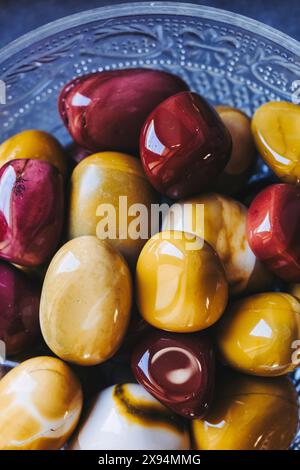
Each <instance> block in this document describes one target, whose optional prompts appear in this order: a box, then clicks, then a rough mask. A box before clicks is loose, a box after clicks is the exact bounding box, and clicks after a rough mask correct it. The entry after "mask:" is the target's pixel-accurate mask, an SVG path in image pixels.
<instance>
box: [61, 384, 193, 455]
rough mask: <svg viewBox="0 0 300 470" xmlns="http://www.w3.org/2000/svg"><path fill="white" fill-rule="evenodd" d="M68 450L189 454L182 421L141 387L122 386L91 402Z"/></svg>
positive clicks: (187, 438) (119, 385)
mask: <svg viewBox="0 0 300 470" xmlns="http://www.w3.org/2000/svg"><path fill="white" fill-rule="evenodd" d="M69 449H70V450H106V451H107V450H188V449H190V439H189V433H188V430H187V427H186V425H185V423H184V420H183V419H182V418H180V416H177V415H176V414H175V413H173V412H172V411H171V410H169V409H168V408H167V407H165V406H164V405H163V404H162V403H160V402H159V401H157V400H156V399H155V398H153V397H152V396H151V395H150V394H149V393H148V392H147V391H146V390H145V389H144V388H143V387H142V386H141V385H138V384H131V383H122V384H118V385H114V386H112V387H109V388H106V389H104V390H103V391H101V392H100V393H99V394H98V395H97V396H96V397H95V399H94V401H93V403H92V404H91V407H90V409H89V410H88V413H87V416H86V417H85V419H84V420H83V421H82V422H81V425H80V426H79V429H78V431H76V433H75V435H74V437H73V438H72V441H71V444H70V447H69Z"/></svg>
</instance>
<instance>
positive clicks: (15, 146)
mask: <svg viewBox="0 0 300 470" xmlns="http://www.w3.org/2000/svg"><path fill="white" fill-rule="evenodd" d="M19 158H25V159H29V158H32V159H34V160H43V161H46V162H48V163H51V164H52V165H53V166H55V167H56V168H57V169H58V170H59V171H60V173H61V174H62V175H65V174H66V157H65V154H64V151H63V148H62V146H61V145H60V143H59V142H58V141H57V140H56V139H55V138H54V137H53V136H52V135H50V134H48V133H47V132H44V131H38V130H27V131H23V132H20V133H19V134H16V135H14V136H13V137H10V138H9V139H8V140H6V141H5V142H3V143H2V144H1V145H0V166H3V165H4V164H5V163H7V162H9V161H11V160H16V159H19Z"/></svg>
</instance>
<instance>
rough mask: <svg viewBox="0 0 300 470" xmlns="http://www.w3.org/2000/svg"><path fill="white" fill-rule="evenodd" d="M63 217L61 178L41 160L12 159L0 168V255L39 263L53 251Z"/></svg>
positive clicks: (24, 264) (18, 261) (10, 260)
mask: <svg viewBox="0 0 300 470" xmlns="http://www.w3.org/2000/svg"><path fill="white" fill-rule="evenodd" d="M63 217H64V189H63V178H62V176H61V175H60V173H59V172H58V170H57V169H56V168H55V167H54V166H52V165H51V164H49V163H47V162H44V161H41V160H25V159H20V160H12V161H11V162H8V163H6V164H5V165H4V166H3V167H2V168H1V169H0V258H2V259H4V260H6V261H9V262H11V263H16V264H19V265H21V266H38V265H41V264H43V263H45V262H46V261H47V260H48V259H49V258H50V257H51V256H52V255H53V253H54V251H55V249H56V247H57V245H58V242H59V240H60V236H61V230H62V224H63Z"/></svg>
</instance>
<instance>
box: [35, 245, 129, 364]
mask: <svg viewBox="0 0 300 470" xmlns="http://www.w3.org/2000/svg"><path fill="white" fill-rule="evenodd" d="M131 290H132V286H131V275H130V272H129V269H128V266H127V264H126V262H125V260H124V259H123V257H122V256H121V255H120V254H119V253H118V252H117V251H116V250H115V249H114V248H112V247H111V246H110V245H109V244H108V243H106V242H104V241H101V240H98V239H97V238H96V237H91V236H86V237H79V238H75V239H74V240H71V241H69V242H68V243H66V244H65V245H63V246H62V247H61V249H60V250H59V251H58V252H57V253H56V255H55V256H54V258H53V259H52V261H51V263H50V266H49V268H48V271H47V274H46V277H45V281H44V285H43V290H42V296H41V306H40V324H41V329H42V333H43V336H44V339H45V341H46V343H47V345H48V346H49V348H50V349H51V350H52V351H53V352H54V353H55V354H57V356H59V357H60V358H61V359H64V360H66V361H69V362H73V363H75V364H79V365H83V366H90V365H95V364H99V363H101V362H103V361H105V360H107V359H109V358H110V357H111V356H113V354H114V353H115V352H116V351H117V349H118V348H119V346H120V344H121V342H122V340H123V338H124V335H125V333H126V328H127V325H128V322H129V316H130V308H131V296H132V293H131Z"/></svg>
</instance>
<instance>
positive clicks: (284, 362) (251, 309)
mask: <svg viewBox="0 0 300 470" xmlns="http://www.w3.org/2000/svg"><path fill="white" fill-rule="evenodd" d="M299 338H300V303H299V301H298V300H297V299H296V298H295V297H293V296H291V295H289V294H285V293H281V292H270V293H264V294H257V295H254V296H251V297H248V298H245V299H243V300H240V301H238V302H234V303H232V304H231V306H230V307H229V308H228V310H227V311H226V313H225V314H224V316H223V318H222V319H221V322H220V323H219V325H218V334H217V343H218V347H219V350H220V352H221V355H222V357H223V360H224V362H225V363H226V364H228V365H230V366H231V367H233V368H235V369H237V370H239V371H241V372H244V373H246V374H253V375H261V376H270V377H272V376H278V375H283V374H287V373H288V372H292V371H293V370H294V369H295V368H296V367H297V365H299V364H298V363H297V361H296V360H293V352H295V359H296V346H297V343H296V342H297V341H298V340H299ZM293 348H294V349H293ZM298 348H299V345H298Z"/></svg>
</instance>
